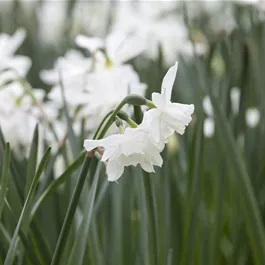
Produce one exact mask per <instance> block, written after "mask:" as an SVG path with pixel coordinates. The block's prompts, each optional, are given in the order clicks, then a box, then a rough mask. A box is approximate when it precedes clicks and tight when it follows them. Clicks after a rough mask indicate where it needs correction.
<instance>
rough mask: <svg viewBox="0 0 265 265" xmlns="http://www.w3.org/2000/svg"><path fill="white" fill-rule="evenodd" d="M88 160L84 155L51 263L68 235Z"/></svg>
mask: <svg viewBox="0 0 265 265" xmlns="http://www.w3.org/2000/svg"><path fill="white" fill-rule="evenodd" d="M90 162H91V158H90V157H88V156H87V155H86V157H85V159H84V162H83V165H82V169H81V172H80V175H79V178H78V181H77V183H76V186H75V189H74V192H73V195H72V198H71V201H70V204H69V206H68V209H67V213H66V216H65V218H64V222H63V227H62V229H61V232H60V235H59V239H58V241H57V244H56V248H55V252H54V255H53V257H52V262H51V265H58V264H59V262H60V259H61V257H62V254H63V250H64V247H65V243H66V240H67V237H68V235H69V232H70V228H71V225H72V222H73V219H74V214H75V210H76V208H77V205H78V201H79V198H80V195H81V192H82V189H83V186H84V183H85V180H86V176H87V173H88V170H89V166H90Z"/></svg>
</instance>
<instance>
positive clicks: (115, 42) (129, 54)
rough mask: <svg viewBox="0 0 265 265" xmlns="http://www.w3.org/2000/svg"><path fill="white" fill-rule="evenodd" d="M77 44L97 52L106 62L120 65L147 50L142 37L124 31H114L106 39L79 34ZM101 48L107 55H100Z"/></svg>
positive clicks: (98, 56) (97, 56)
mask: <svg viewBox="0 0 265 265" xmlns="http://www.w3.org/2000/svg"><path fill="white" fill-rule="evenodd" d="M76 44H77V45H78V46H79V47H81V48H85V49H87V50H88V51H89V52H90V53H91V54H94V53H95V52H96V53H97V54H96V55H95V56H96V58H100V57H101V58H102V59H103V60H104V59H105V60H104V64H105V65H108V64H114V65H120V64H122V63H125V62H127V61H129V60H130V59H133V58H134V57H136V56H137V55H139V54H140V53H142V52H143V51H144V50H145V41H144V39H143V38H142V37H140V36H137V35H134V34H126V33H124V32H119V31H117V32H112V33H110V34H109V35H108V36H107V37H106V38H105V39H102V38H98V37H87V36H84V35H78V36H77V37H76ZM99 49H101V50H104V52H105V56H100V55H99V53H102V51H99Z"/></svg>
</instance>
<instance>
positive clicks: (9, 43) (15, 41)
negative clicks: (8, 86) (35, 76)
mask: <svg viewBox="0 0 265 265" xmlns="http://www.w3.org/2000/svg"><path fill="white" fill-rule="evenodd" d="M25 37H26V32H25V30H24V29H18V30H17V31H16V32H15V33H14V35H13V36H10V35H8V34H6V33H0V74H1V76H0V85H3V84H4V83H5V82H8V81H11V80H14V79H17V78H18V76H21V77H25V76H26V74H27V73H28V70H29V68H30V67H31V60H30V59H29V58H28V57H27V56H23V55H15V52H16V51H17V49H18V48H19V47H20V45H21V44H22V43H23V41H24V39H25ZM7 69H9V71H5V72H2V71H3V70H7ZM11 69H12V70H11Z"/></svg>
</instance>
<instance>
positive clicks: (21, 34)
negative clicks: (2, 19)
mask: <svg viewBox="0 0 265 265" xmlns="http://www.w3.org/2000/svg"><path fill="white" fill-rule="evenodd" d="M25 37H26V31H25V29H23V28H20V29H18V30H17V31H16V32H15V34H14V35H13V36H12V37H10V40H9V42H8V45H6V47H5V54H6V55H9V56H12V55H13V54H14V53H15V52H16V50H17V49H18V48H19V46H20V45H21V44H22V43H23V41H24V39H25Z"/></svg>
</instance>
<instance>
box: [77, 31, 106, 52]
mask: <svg viewBox="0 0 265 265" xmlns="http://www.w3.org/2000/svg"><path fill="white" fill-rule="evenodd" d="M75 42H76V44H77V45H78V46H79V47H81V48H84V49H87V50H88V51H89V52H91V53H94V52H95V51H96V50H98V49H100V48H103V47H104V42H103V40H102V39H101V38H97V37H87V36H84V35H77V37H76V39H75Z"/></svg>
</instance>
